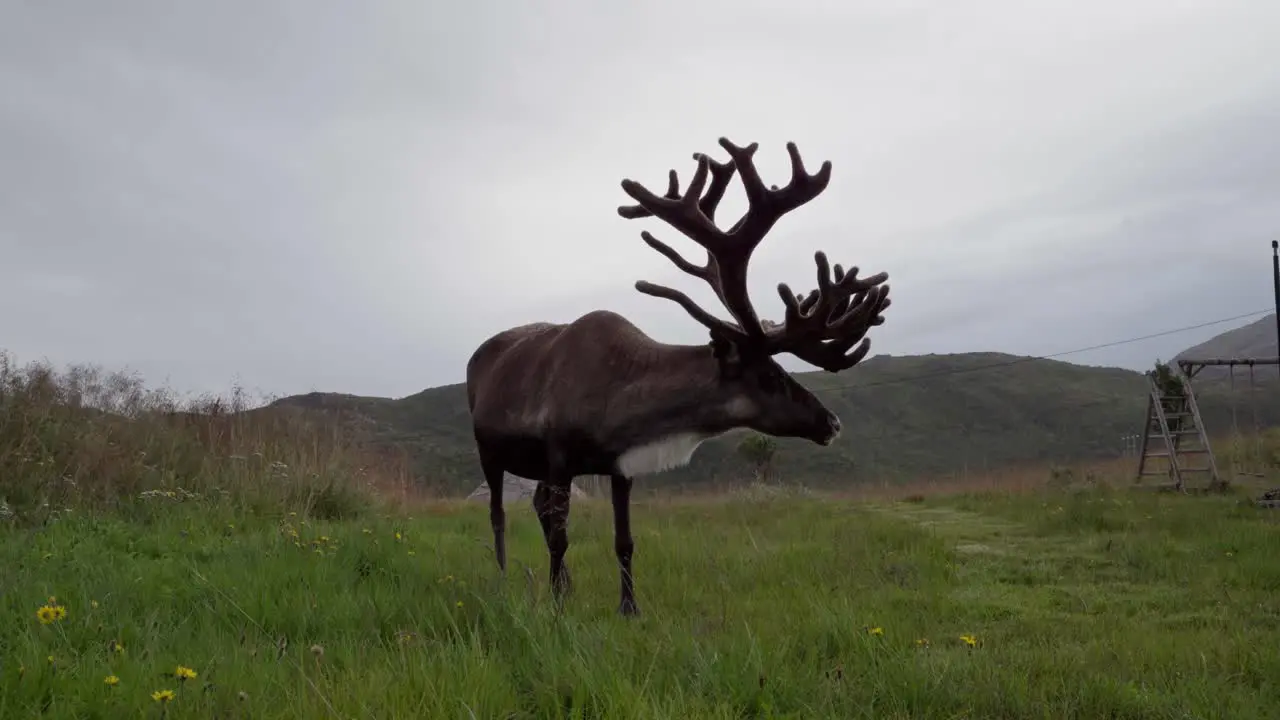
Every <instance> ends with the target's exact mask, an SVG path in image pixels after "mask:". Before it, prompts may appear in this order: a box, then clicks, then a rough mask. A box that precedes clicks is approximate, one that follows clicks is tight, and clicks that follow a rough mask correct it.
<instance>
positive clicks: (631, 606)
mask: <svg viewBox="0 0 1280 720" xmlns="http://www.w3.org/2000/svg"><path fill="white" fill-rule="evenodd" d="M618 614H619V615H621V616H623V617H636V616H637V615H639V614H640V606H639V605H637V604H636V601H635V600H623V601H622V602H621V603H619V605H618Z"/></svg>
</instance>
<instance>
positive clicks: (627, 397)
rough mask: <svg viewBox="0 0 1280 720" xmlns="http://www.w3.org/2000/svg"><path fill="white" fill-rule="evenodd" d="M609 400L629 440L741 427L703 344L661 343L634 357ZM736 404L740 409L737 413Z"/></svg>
mask: <svg viewBox="0 0 1280 720" xmlns="http://www.w3.org/2000/svg"><path fill="white" fill-rule="evenodd" d="M630 369H631V372H630V373H628V374H629V375H630V377H629V383H628V385H627V387H626V388H625V389H624V390H622V391H621V392H619V393H618V394H617V395H616V396H615V398H614V402H612V403H610V405H611V410H612V411H613V412H611V415H613V417H612V418H611V419H612V420H613V422H612V423H610V424H611V425H614V426H615V428H616V429H617V430H618V431H619V432H620V433H621V434H622V435H623V436H625V437H626V441H627V442H628V443H633V444H634V443H639V442H646V441H650V440H653V439H656V438H662V437H668V436H672V435H678V434H695V435H700V436H713V435H719V434H720V433H723V432H726V431H728V430H732V429H733V428H735V427H740V426H741V425H742V422H741V420H740V418H739V417H738V416H735V412H734V410H735V409H738V408H741V402H742V401H740V400H739V401H737V402H738V408H735V407H734V403H735V400H736V399H735V398H734V397H732V396H731V395H730V393H729V392H728V391H727V390H726V389H725V387H724V384H723V382H722V381H721V378H720V361H719V360H717V359H716V358H715V356H714V355H712V352H711V348H710V347H708V346H706V345H661V346H658V347H655V348H653V349H652V350H651V351H650V352H649V353H646V354H645V355H644V356H640V357H637V358H635V362H634V364H633V365H632V367H631V368H630ZM740 412H741V411H740V410H739V414H740Z"/></svg>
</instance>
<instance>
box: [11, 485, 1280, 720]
mask: <svg viewBox="0 0 1280 720" xmlns="http://www.w3.org/2000/svg"><path fill="white" fill-rule="evenodd" d="M143 506H144V507H143V508H139V509H135V512H134V514H133V517H132V518H131V519H130V520H128V521H126V520H123V519H119V518H116V517H114V516H104V517H100V518H94V517H82V516H81V515H79V514H77V513H75V512H72V513H70V514H62V515H61V516H59V517H58V518H57V519H56V520H55V521H53V522H51V523H48V524H46V525H45V526H44V527H40V528H34V529H21V528H18V527H16V526H11V527H9V528H8V529H6V530H4V531H3V533H2V534H0V564H2V565H3V567H4V568H6V581H5V586H4V594H3V598H2V599H0V614H2V615H3V617H4V618H5V622H4V623H3V624H2V625H0V652H3V658H4V660H3V669H2V670H0V717H6V718H8V717H29V716H32V715H33V714H38V713H40V712H41V711H42V710H43V711H44V713H45V716H47V717H68V718H70V717H126V716H129V717H134V716H142V717H146V716H149V715H150V716H157V717H158V716H160V715H162V714H167V716H169V717H173V718H179V717H200V718H207V717H244V718H322V717H342V718H353V717H354V718H365V717H377V718H422V717H441V718H455V717H461V718H470V717H475V718H534V717H538V718H541V717H565V718H570V717H573V718H587V717H591V718H615V717H616V718H623V717H625V718H633V717H635V718H744V717H759V718H765V717H796V718H801V717H803V718H814V717H822V718H826V717H833V718H864V717H865V718H906V717H940V718H961V717H968V718H987V717H999V718H1021V717H1052V718H1068V717H1079V718H1103V717H1107V718H1190V717H1197V718H1210V717H1220V718H1237V719H1243V718H1262V717H1276V716H1277V713H1278V712H1280V708H1277V706H1276V702H1277V700H1280V651H1277V647H1278V645H1280V604H1277V601H1276V593H1277V591H1278V590H1280V563H1278V562H1277V560H1276V557H1277V556H1276V551H1277V549H1278V548H1280V526H1277V523H1276V514H1275V513H1274V511H1264V510H1257V509H1253V508H1250V507H1247V506H1244V505H1242V504H1240V503H1239V501H1238V499H1235V498H1230V497H1180V496H1172V495H1156V494H1145V493H1143V494H1139V493H1134V492H1118V491H1106V490H1091V491H1085V492H1077V493H1068V492H1065V491H1063V492H1054V493H1048V494H1045V493H1040V494H1029V495H1023V496H1019V497H1001V496H966V497H959V498H951V499H936V500H926V501H923V502H916V503H878V504H870V503H854V502H836V501H828V502H823V501H819V500H815V499H803V498H772V499H759V500H752V499H736V500H722V501H703V502H691V503H687V504H683V505H669V504H642V505H639V506H638V507H637V509H636V511H635V525H636V532H635V535H636V539H637V543H638V550H637V555H636V573H637V582H638V587H639V592H640V602H641V608H642V611H643V615H642V616H641V617H640V618H638V619H635V620H626V619H623V618H620V617H616V616H615V614H614V609H615V606H616V603H617V574H616V566H615V565H614V564H613V558H612V542H611V520H610V514H609V510H608V505H607V502H601V501H591V502H578V503H577V505H576V506H575V508H574V511H573V516H572V519H571V533H570V537H571V542H572V545H571V547H570V551H569V560H570V566H571V568H572V569H573V571H574V581H575V589H574V594H573V595H572V596H571V597H570V598H569V600H568V601H567V604H566V608H565V611H564V612H563V613H562V614H559V615H558V614H556V613H555V611H554V607H553V604H552V603H551V602H550V599H549V594H548V583H547V580H546V577H545V576H546V568H547V562H546V558H545V551H544V550H543V547H542V538H541V534H540V532H539V530H538V528H537V524H536V521H535V519H534V517H533V514H532V511H531V510H530V509H529V508H528V507H527V506H524V505H521V506H519V507H517V508H515V509H513V511H512V512H511V513H510V514H511V516H512V530H511V537H510V542H511V545H512V556H513V558H514V561H513V562H512V563H511V570H510V572H509V575H508V576H507V578H506V579H505V580H503V579H501V578H500V576H499V574H498V572H497V568H496V565H495V564H494V562H493V558H492V554H491V552H490V549H489V547H488V545H489V528H488V521H487V514H486V512H485V509H484V507H483V506H476V505H463V504H459V503H454V504H437V505H431V506H426V507H422V508H419V509H418V511H417V512H416V513H414V515H413V517H411V518H410V517H404V518H402V519H396V518H394V517H389V516H385V515H384V516H378V515H372V516H369V517H368V518H365V519H361V520H355V521H343V522H322V521H317V520H303V519H300V518H299V517H298V516H290V515H288V514H285V513H283V512H282V513H279V514H278V515H279V516H277V517H270V516H258V517H252V516H244V515H242V514H234V513H232V511H230V510H229V509H226V508H224V509H219V507H220V506H217V505H214V506H210V505H205V504H193V503H190V502H179V501H177V500H173V499H169V498H164V497H157V498H152V499H151V500H148V501H146V502H145V503H143ZM1269 512H1270V513H1271V514H1268V513H1269ZM295 533H296V535H295ZM526 567H527V568H528V569H527V570H526ZM51 597H53V598H56V601H51V600H50V598H51ZM51 602H53V603H54V604H55V605H56V606H58V607H62V608H65V617H62V618H61V619H56V620H54V621H53V622H51V623H49V624H44V623H42V622H41V620H40V618H38V617H37V614H38V611H39V609H40V608H41V607H43V606H45V605H47V604H49V603H51ZM963 636H969V637H970V638H971V639H972V640H973V644H972V645H971V644H970V643H968V642H966V641H965V640H963V639H962V637H963ZM117 643H118V645H117ZM179 665H181V666H184V667H188V668H191V669H193V670H194V671H195V673H196V676H195V677H194V678H190V679H187V680H181V679H176V678H174V677H173V673H174V672H175V669H176V668H177V667H178V666H179ZM109 676H113V677H115V678H118V681H119V682H118V684H114V685H109V684H107V683H106V682H105V679H106V678H107V677H109ZM162 690H171V691H173V693H174V697H173V699H172V700H171V701H169V702H163V701H157V700H153V698H152V694H153V693H155V692H157V691H162Z"/></svg>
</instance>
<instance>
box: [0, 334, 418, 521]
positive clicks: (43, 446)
mask: <svg viewBox="0 0 1280 720" xmlns="http://www.w3.org/2000/svg"><path fill="white" fill-rule="evenodd" d="M365 436H366V433H364V432H362V428H361V426H360V421H359V419H358V418H354V417H351V416H345V415H342V414H338V413H332V412H325V413H320V412H316V411H303V410H300V409H297V408H288V407H268V406H266V405H265V404H264V403H261V402H259V403H254V402H252V401H251V398H249V396H248V395H247V394H246V393H244V392H243V390H241V389H240V388H232V391H231V392H230V393H229V394H227V395H225V396H217V395H207V396H201V397H196V398H181V397H179V396H178V395H177V394H176V393H174V392H172V391H169V390H165V389H156V388H149V387H147V386H146V385H145V384H144V382H143V380H142V379H141V378H140V377H139V376H137V375H136V374H131V373H126V372H107V371H104V370H103V369H101V368H99V367H95V366H89V365H74V366H70V367H67V368H65V369H61V370H60V369H57V368H54V367H52V366H51V365H50V364H48V363H44V362H31V363H26V364H22V365H19V364H18V363H16V362H15V361H14V360H13V358H12V356H11V355H9V354H7V353H3V352H0V516H2V518H0V519H7V520H9V521H19V522H29V523H38V522H42V521H44V520H47V519H48V518H50V517H53V516H56V515H57V514H59V513H63V512H67V511H68V510H72V511H74V510H77V509H79V510H102V509H116V510H129V509H138V508H145V507H148V506H154V505H155V504H157V503H176V502H187V503H190V502H205V503H234V504H237V505H239V506H243V508H244V509H245V510H247V511H250V512H276V511H280V510H281V509H287V510H290V511H295V512H303V513H306V514H308V515H313V516H318V517H330V518H337V517H346V516H351V515H355V514H359V513H360V512H362V511H364V510H366V509H368V508H369V507H370V506H371V505H373V504H374V503H375V501H376V498H377V497H379V495H380V494H381V493H380V492H379V491H380V490H381V491H385V490H389V489H392V488H403V487H404V486H405V485H406V484H407V481H406V476H405V469H404V466H403V463H402V462H397V459H396V458H393V457H386V456H382V455H380V454H379V453H378V452H377V451H376V450H375V449H374V448H373V447H372V446H371V445H370V444H369V443H367V442H366V441H365V440H364V439H363V438H364V437H365Z"/></svg>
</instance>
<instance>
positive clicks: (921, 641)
mask: <svg viewBox="0 0 1280 720" xmlns="http://www.w3.org/2000/svg"><path fill="white" fill-rule="evenodd" d="M916 647H922V648H927V647H929V638H920V639H919V640H916Z"/></svg>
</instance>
